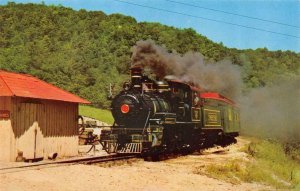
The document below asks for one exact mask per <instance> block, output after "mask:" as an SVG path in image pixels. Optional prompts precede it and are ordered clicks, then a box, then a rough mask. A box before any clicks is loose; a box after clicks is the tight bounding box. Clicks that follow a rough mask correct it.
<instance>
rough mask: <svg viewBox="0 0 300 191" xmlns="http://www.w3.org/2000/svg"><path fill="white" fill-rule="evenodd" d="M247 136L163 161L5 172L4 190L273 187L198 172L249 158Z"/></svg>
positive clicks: (0, 184) (0, 180) (0, 183)
mask: <svg viewBox="0 0 300 191" xmlns="http://www.w3.org/2000/svg"><path fill="white" fill-rule="evenodd" d="M246 143H247V140H245V139H243V138H239V139H238V143H237V144H235V145H231V146H229V147H226V148H213V149H209V150H206V151H204V152H203V153H202V154H200V155H189V156H182V157H179V158H176V159H170V160H166V161H162V162H144V161H143V160H139V159H133V160H131V161H118V162H114V163H113V162H111V163H105V164H101V165H98V166H96V165H70V166H59V167H51V168H41V169H37V170H30V171H21V172H13V173H7V174H1V172H0V191H23V190H24V191H27V190H28V191H52V190H53V191H57V190H63V191H64V190H66V191H77V190H78V191H79V190H80V191H82V190H95V191H98V190H99V191H101V190H122V191H135V190H139V191H140V190H141V191H177V190H178V191H182V190H188V191H191V190H205V191H219V190H220V191H236V190H242V191H247V190H249V191H250V190H251V191H256V190H257V191H262V190H273V189H272V188H270V187H267V186H264V185H261V184H258V183H251V184H250V183H242V184H231V183H228V182H224V181H220V180H216V179H213V178H209V177H207V176H205V175H199V174H196V173H195V168H197V167H201V166H205V165H207V164H211V163H213V164H218V163H222V162H226V161H227V160H229V159H233V158H235V159H238V160H247V157H246V154H245V153H243V152H241V151H240V150H239V149H240V148H241V147H242V146H243V145H245V144H246Z"/></svg>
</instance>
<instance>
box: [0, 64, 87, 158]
mask: <svg viewBox="0 0 300 191" xmlns="http://www.w3.org/2000/svg"><path fill="white" fill-rule="evenodd" d="M79 103H81V104H89V103H90V102H88V101H86V100H84V99H82V98H80V97H78V96H76V95H73V94H71V93H69V92H67V91H64V90H62V89H60V88H58V87H55V86H53V85H51V84H48V83H46V82H44V81H42V80H39V79H37V78H35V77H33V76H30V75H25V74H16V73H11V72H6V71H1V70H0V161H2V162H9V161H11V162H12V161H16V157H17V155H18V153H19V154H20V153H23V157H24V158H25V159H30V160H32V159H38V158H47V156H48V155H49V154H50V153H57V154H58V157H66V156H76V155H78V105H79Z"/></svg>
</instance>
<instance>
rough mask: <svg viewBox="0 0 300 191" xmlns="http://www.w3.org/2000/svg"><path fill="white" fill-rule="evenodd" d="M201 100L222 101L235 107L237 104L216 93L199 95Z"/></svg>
mask: <svg viewBox="0 0 300 191" xmlns="http://www.w3.org/2000/svg"><path fill="white" fill-rule="evenodd" d="M199 96H200V98H204V99H215V100H220V101H223V102H226V103H228V104H230V105H235V102H234V101H232V100H230V99H228V98H226V97H224V96H222V95H221V94H218V93H215V92H204V93H200V94H199Z"/></svg>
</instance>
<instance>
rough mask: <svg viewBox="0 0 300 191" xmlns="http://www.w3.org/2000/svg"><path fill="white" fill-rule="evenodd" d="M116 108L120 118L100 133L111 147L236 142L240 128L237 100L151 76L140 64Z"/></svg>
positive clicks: (146, 149)
mask: <svg viewBox="0 0 300 191" xmlns="http://www.w3.org/2000/svg"><path fill="white" fill-rule="evenodd" d="M111 108H112V115H113V117H114V119H115V124H114V125H113V127H112V128H111V129H110V130H105V131H102V135H101V138H100V142H101V144H102V145H103V148H104V149H105V150H106V151H107V152H108V153H141V154H142V155H143V156H159V155H160V154H166V153H178V152H190V151H195V150H198V149H201V148H203V147H209V146H212V145H214V144H218V145H222V146H224V145H226V144H228V143H232V142H233V141H234V140H235V139H234V137H236V136H238V134H239V130H240V120H239V118H240V117H239V111H238V108H237V107H236V106H235V104H234V102H233V101H231V100H229V99H227V98H225V97H223V96H222V95H220V94H218V93H214V92H204V91H202V90H201V89H200V88H197V87H195V86H192V85H190V84H187V83H182V82H180V81H176V80H164V81H156V80H152V79H150V78H149V77H148V76H146V75H143V69H142V68H140V67H133V68H131V83H125V84H124V86H123V91H121V92H120V93H119V94H118V95H117V96H115V97H114V99H113V100H112V105H111Z"/></svg>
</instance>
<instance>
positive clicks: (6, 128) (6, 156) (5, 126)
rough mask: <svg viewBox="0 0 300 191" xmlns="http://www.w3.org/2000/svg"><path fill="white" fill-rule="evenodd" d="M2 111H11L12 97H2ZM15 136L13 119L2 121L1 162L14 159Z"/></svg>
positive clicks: (0, 126) (0, 129) (0, 101)
mask: <svg viewBox="0 0 300 191" xmlns="http://www.w3.org/2000/svg"><path fill="white" fill-rule="evenodd" d="M0 110H8V111H10V110H11V97H0ZM14 145H15V142H14V135H13V131H12V126H11V119H3V118H1V119H0V148H1V150H0V161H11V160H12V158H13V157H14V156H13V154H12V153H11V149H13V148H14Z"/></svg>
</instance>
